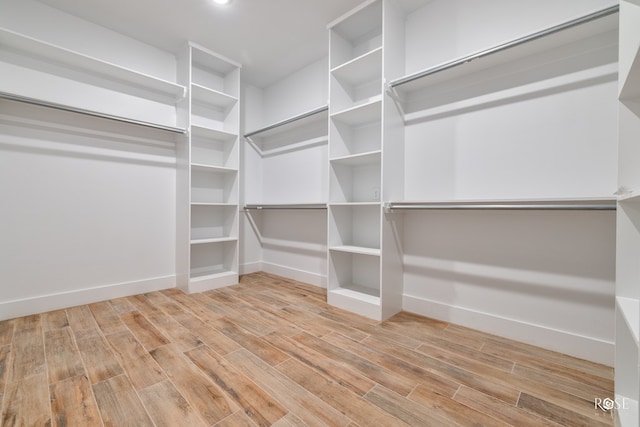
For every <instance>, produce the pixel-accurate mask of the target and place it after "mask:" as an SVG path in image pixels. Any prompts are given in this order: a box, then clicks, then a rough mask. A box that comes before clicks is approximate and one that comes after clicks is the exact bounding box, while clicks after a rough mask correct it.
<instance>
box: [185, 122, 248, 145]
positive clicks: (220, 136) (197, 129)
mask: <svg viewBox="0 0 640 427" xmlns="http://www.w3.org/2000/svg"><path fill="white" fill-rule="evenodd" d="M191 133H192V134H193V135H195V136H199V137H203V138H210V139H216V140H221V141H231V140H233V139H235V138H237V137H238V135H237V134H235V133H232V132H226V131H223V130H219V129H213V128H210V127H207V126H201V125H194V124H192V125H191Z"/></svg>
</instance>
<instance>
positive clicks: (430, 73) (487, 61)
mask: <svg viewBox="0 0 640 427" xmlns="http://www.w3.org/2000/svg"><path fill="white" fill-rule="evenodd" d="M618 10H619V6H618V5H616V6H611V7H608V8H606V9H602V10H600V11H597V12H594V13H591V14H588V15H585V16H582V17H580V18H576V19H573V20H571V21H567V22H565V23H562V24H560V25H556V26H553V27H550V28H547V29H544V30H542V31H538V32H535V33H533V34H529V35H526V36H523V37H520V38H517V39H515V40H512V41H509V42H506V43H503V44H500V45H497V46H493V47H491V48H488V49H484V50H481V51H479V52H475V53H472V54H471V55H467V56H464V57H462V58H458V59H455V60H453V61H450V62H446V63H444V64H440V65H436V66H434V67H430V68H427V69H425V70H421V71H418V72H416V73H413V74H410V75H407V76H405V77H401V78H399V79H395V80H393V81H391V82H390V83H389V86H390V87H391V88H395V89H396V90H399V88H401V87H402V91H403V92H404V91H411V90H417V89H422V88H424V87H426V86H432V85H435V84H440V83H442V82H443V81H446V80H450V79H454V78H463V77H465V76H468V75H471V74H473V73H476V72H478V71H479V70H485V69H487V68H492V67H497V66H500V65H501V64H504V63H507V62H512V61H515V60H517V59H520V58H525V57H527V56H530V55H532V54H536V53H539V52H542V51H544V50H546V49H549V48H552V47H556V46H559V45H562V44H568V43H571V42H574V41H577V40H581V39H583V38H585V37H589V36H592V35H595V34H599V33H604V32H608V31H611V30H615V29H616V27H617V16H616V15H615V14H616V13H617V12H618ZM515 48H517V49H515ZM436 76H437V77H436Z"/></svg>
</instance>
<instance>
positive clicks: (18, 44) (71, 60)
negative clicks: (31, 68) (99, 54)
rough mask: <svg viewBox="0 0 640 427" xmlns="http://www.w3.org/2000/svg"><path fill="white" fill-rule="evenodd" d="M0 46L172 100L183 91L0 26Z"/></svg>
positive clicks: (0, 48) (165, 82) (183, 90)
mask: <svg viewBox="0 0 640 427" xmlns="http://www.w3.org/2000/svg"><path fill="white" fill-rule="evenodd" d="M0 50H11V51H14V52H16V53H18V54H21V55H25V56H29V57H33V58H36V59H39V60H44V61H50V62H52V63H55V64H59V65H62V66H64V67H68V68H70V69H72V70H73V71H74V72H77V71H82V72H85V73H88V74H93V75H99V76H100V77H102V78H106V79H108V80H112V81H117V82H121V83H122V82H124V83H125V84H129V85H133V86H136V87H139V88H143V89H145V90H147V91H149V92H152V93H158V94H161V95H164V96H168V97H171V98H173V99H175V100H180V99H182V98H183V97H184V96H185V93H186V88H185V87H184V86H181V85H179V84H176V83H174V82H170V81H167V80H164V79H160V78H158V77H154V76H150V75H148V74H144V73H141V72H138V71H135V70H132V69H129V68H126V67H122V66H120V65H116V64H113V63H111V62H107V61H103V60H101V59H97V58H94V57H91V56H88V55H84V54H82V53H78V52H74V51H72V50H69V49H66V48H63V47H60V46H56V45H54V44H51V43H47V42H44V41H40V40H37V39H34V38H32V37H28V36H25V35H23V34H19V33H16V32H14V31H10V30H7V29H0Z"/></svg>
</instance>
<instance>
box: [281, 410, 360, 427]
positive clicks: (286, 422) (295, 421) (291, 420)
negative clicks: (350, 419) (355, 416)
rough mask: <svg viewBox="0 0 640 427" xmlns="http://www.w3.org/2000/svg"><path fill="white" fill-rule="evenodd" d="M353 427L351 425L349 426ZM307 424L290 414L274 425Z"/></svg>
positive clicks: (296, 426)
mask: <svg viewBox="0 0 640 427" xmlns="http://www.w3.org/2000/svg"><path fill="white" fill-rule="evenodd" d="M350 425H352V424H351V423H350V424H348V425H347V426H350ZM305 426H306V424H305V423H304V422H303V421H302V420H301V419H300V418H298V417H296V416H295V415H294V414H293V413H291V412H289V413H288V414H287V415H285V416H284V417H282V418H281V419H280V420H278V421H277V422H276V423H274V424H273V427H305Z"/></svg>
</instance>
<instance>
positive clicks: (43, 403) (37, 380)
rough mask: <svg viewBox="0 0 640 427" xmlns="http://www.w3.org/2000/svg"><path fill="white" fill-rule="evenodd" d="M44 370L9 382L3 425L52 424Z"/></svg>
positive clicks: (5, 397)
mask: <svg viewBox="0 0 640 427" xmlns="http://www.w3.org/2000/svg"><path fill="white" fill-rule="evenodd" d="M47 382H48V381H47V375H46V374H45V373H44V372H43V373H40V374H37V375H31V376H28V377H25V378H24V379H21V380H18V381H16V382H13V383H9V384H7V387H6V389H5V393H4V398H3V399H4V407H3V409H2V416H1V417H0V425H1V426H6V427H9V426H25V427H26V426H51V408H50V405H49V386H48V385H47Z"/></svg>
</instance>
